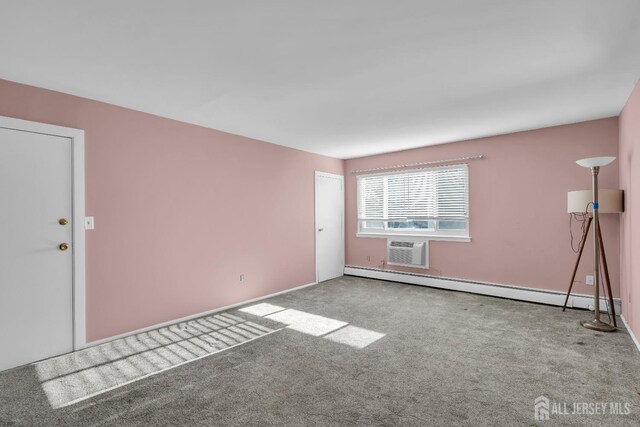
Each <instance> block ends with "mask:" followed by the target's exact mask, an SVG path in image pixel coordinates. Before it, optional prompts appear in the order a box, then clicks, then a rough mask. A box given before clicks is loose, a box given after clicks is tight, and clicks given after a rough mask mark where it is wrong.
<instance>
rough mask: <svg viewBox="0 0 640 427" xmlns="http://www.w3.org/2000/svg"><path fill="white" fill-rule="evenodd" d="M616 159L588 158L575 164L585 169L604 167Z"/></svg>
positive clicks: (606, 157) (609, 157) (607, 157)
mask: <svg viewBox="0 0 640 427" xmlns="http://www.w3.org/2000/svg"><path fill="white" fill-rule="evenodd" d="M615 159H616V158H615V157H611V156H605V157H589V158H588V159H580V160H577V161H576V163H577V164H579V165H580V166H583V167H585V168H594V167H596V166H606V165H608V164H609V163H611V162H613V161H614V160H615Z"/></svg>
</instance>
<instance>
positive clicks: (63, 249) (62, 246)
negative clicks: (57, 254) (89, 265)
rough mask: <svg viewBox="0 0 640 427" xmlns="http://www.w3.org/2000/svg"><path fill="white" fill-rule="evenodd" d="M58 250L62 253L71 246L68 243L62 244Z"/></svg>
mask: <svg viewBox="0 0 640 427" xmlns="http://www.w3.org/2000/svg"><path fill="white" fill-rule="evenodd" d="M58 249H60V250H61V251H66V250H67V249H69V244H68V243H60V245H58Z"/></svg>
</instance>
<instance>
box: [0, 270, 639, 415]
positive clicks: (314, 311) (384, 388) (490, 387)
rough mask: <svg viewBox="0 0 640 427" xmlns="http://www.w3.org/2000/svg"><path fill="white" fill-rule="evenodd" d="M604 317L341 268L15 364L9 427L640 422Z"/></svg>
mask: <svg viewBox="0 0 640 427" xmlns="http://www.w3.org/2000/svg"><path fill="white" fill-rule="evenodd" d="M590 315H591V313H589V312H586V311H577V310H568V311H567V312H565V313H563V312H562V311H561V309H560V308H557V307H549V306H544V305H538V304H531V303H525V302H518V301H511V300H505V299H498V298H491V297H484V296H478V295H471V294H465V293H458V292H450V291H444V290H437V289H430V288H426V287H418V286H411V285H403V284H397V283H390V282H384V281H378V280H369V279H360V278H355V277H342V278H339V279H335V280H331V281H328V282H325V283H322V284H320V285H317V286H312V287H309V288H305V289H302V290H299V291H295V292H291V293H288V294H284V295H280V296H277V297H273V298H270V299H267V300H264V301H260V302H259V303H254V304H248V305H247V307H244V308H242V307H239V308H238V309H234V310H229V311H228V312H226V313H220V314H219V315H217V317H212V316H209V317H207V318H203V319H200V320H198V321H194V322H195V323H194V322H187V323H185V324H181V325H177V326H175V327H173V328H164V329H163V330H159V331H155V332H150V333H147V334H146V335H144V336H140V337H132V338H130V339H129V340H123V341H121V342H119V343H111V344H110V345H108V346H105V347H104V348H103V349H95V348H94V349H89V350H86V351H85V352H84V353H82V354H80V355H78V354H75V355H71V356H63V357H61V358H57V359H55V360H49V361H45V362H41V363H40V364H32V365H28V366H24V367H21V368H17V369H13V370H10V371H5V372H2V373H0V426H2V425H29V426H31V425H42V426H53V425H72V426H93V425H96V426H97V425H123V426H137V425H179V426H187V425H194V426H217V425H220V426H235V425H238V426H239V425H255V426H264V425H278V426H289V425H291V426H303V425H318V426H324V425H336V426H337V425H341V426H344V425H416V426H429V425H434V426H452V425H464V426H484V425H486V426H518V425H524V426H535V425H580V426H583V425H594V426H596V425H597V426H602V425H606V426H616V425H640V353H639V352H638V350H637V349H636V348H635V346H634V344H633V342H632V340H631V337H630V336H629V334H628V333H627V331H626V330H624V328H621V329H620V330H619V331H618V332H616V333H612V334H604V333H597V332H593V331H589V330H586V329H584V328H582V327H580V326H579V324H578V321H579V320H582V319H588V318H589V317H590ZM619 323H620V322H619ZM92 363H93V365H92ZM114 376H115V377H114ZM539 396H545V397H546V398H547V399H549V401H550V412H551V414H550V418H549V420H546V421H536V420H535V419H534V401H535V399H536V398H538V397H539ZM596 404H598V405H597V406H596ZM602 404H606V407H605V406H603V405H602ZM612 404H613V405H612ZM590 405H591V406H590ZM553 408H556V409H561V410H562V411H563V412H568V413H563V414H560V413H557V411H555V412H554V410H553ZM597 408H604V409H600V410H599V411H602V412H605V413H604V414H599V413H592V412H593V411H595V410H596V409H597ZM612 408H617V409H619V411H620V412H622V414H611V410H612ZM574 409H578V410H580V411H581V412H586V414H572V412H573V410H574ZM626 412H628V413H626Z"/></svg>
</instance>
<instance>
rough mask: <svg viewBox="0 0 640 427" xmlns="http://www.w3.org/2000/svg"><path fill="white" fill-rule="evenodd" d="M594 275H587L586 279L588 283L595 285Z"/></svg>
mask: <svg viewBox="0 0 640 427" xmlns="http://www.w3.org/2000/svg"><path fill="white" fill-rule="evenodd" d="M593 281H594V280H593V276H591V275H587V279H586V280H585V281H584V282H585V283H586V284H587V285H592V286H593Z"/></svg>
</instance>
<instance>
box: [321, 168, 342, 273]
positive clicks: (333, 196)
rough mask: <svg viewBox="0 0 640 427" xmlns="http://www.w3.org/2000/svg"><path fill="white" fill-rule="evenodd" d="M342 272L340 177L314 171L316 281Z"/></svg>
mask: <svg viewBox="0 0 640 427" xmlns="http://www.w3.org/2000/svg"><path fill="white" fill-rule="evenodd" d="M343 273H344V177H343V176H341V175H333V174H330V173H324V172H316V275H317V281H318V282H324V281H325V280H329V279H333V278H335V277H340V276H342V274H343Z"/></svg>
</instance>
